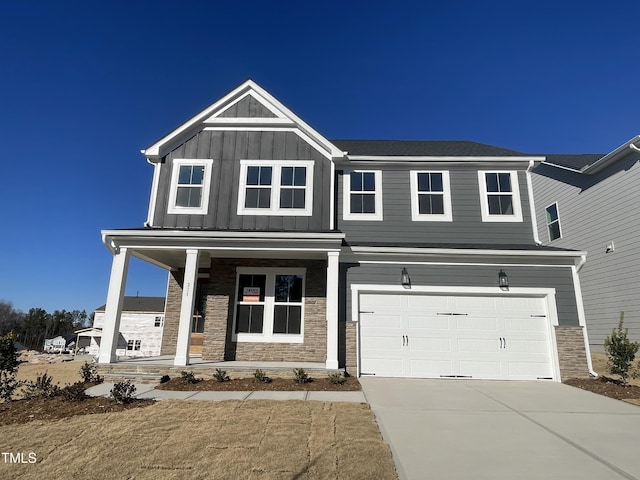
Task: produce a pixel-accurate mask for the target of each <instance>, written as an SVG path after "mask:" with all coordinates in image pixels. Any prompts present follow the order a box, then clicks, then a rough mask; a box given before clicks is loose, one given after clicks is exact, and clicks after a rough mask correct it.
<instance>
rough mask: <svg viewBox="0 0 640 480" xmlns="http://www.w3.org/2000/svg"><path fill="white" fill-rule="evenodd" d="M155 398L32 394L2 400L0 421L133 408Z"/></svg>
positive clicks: (150, 402) (108, 411)
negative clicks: (118, 399) (71, 397)
mask: <svg viewBox="0 0 640 480" xmlns="http://www.w3.org/2000/svg"><path fill="white" fill-rule="evenodd" d="M154 403H156V402H155V401H154V400H138V399H134V400H132V401H131V402H130V403H125V404H121V403H116V402H115V401H114V400H109V399H107V398H102V397H90V398H87V399H85V400H80V401H69V400H65V399H64V398H62V397H53V398H32V399H29V400H13V401H11V402H9V403H0V425H11V424H15V423H29V422H33V421H39V420H40V421H41V420H45V421H49V420H60V419H62V418H69V417H73V416H75V415H88V414H91V413H110V412H121V411H123V410H129V409H131V408H139V407H147V406H149V405H153V404H154Z"/></svg>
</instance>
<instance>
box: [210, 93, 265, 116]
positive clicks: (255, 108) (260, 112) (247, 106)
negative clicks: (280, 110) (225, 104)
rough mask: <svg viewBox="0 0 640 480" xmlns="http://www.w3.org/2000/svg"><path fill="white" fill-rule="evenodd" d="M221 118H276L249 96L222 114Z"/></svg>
mask: <svg viewBox="0 0 640 480" xmlns="http://www.w3.org/2000/svg"><path fill="white" fill-rule="evenodd" d="M218 116H219V117H227V118H229V117H237V118H274V117H275V115H274V114H273V113H271V111H269V110H268V109H267V108H266V107H265V106H264V105H262V104H261V103H260V102H258V101H257V100H256V99H255V98H253V97H252V96H251V95H247V96H246V97H244V98H243V99H242V100H240V101H239V102H237V103H234V104H233V105H232V106H230V107H229V108H227V109H226V110H225V111H224V112H222V113H221V114H220V115H218Z"/></svg>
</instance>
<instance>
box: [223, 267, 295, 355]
mask: <svg viewBox="0 0 640 480" xmlns="http://www.w3.org/2000/svg"><path fill="white" fill-rule="evenodd" d="M303 305H304V269H293V270H282V269H279V268H263V269H257V270H256V269H248V268H238V279H237V289H236V309H235V325H234V335H235V338H234V340H236V341H239V342H289V343H301V342H302V334H303V330H304V306H303Z"/></svg>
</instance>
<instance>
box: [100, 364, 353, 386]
mask: <svg viewBox="0 0 640 480" xmlns="http://www.w3.org/2000/svg"><path fill="white" fill-rule="evenodd" d="M218 368H219V369H220V370H224V371H225V372H226V373H227V375H229V376H230V377H231V378H252V377H253V374H254V372H255V371H256V370H257V369H260V370H262V371H263V372H264V374H265V375H267V376H268V377H271V378H294V375H293V367H291V366H286V367H284V366H266V365H261V366H256V365H253V366H244V365H243V366H239V365H232V364H227V365H224V363H219V364H217V365H215V366H204V365H198V364H195V365H187V366H183V367H176V366H157V365H136V366H135V367H133V368H132V366H131V365H122V364H120V365H119V364H117V363H116V364H111V365H98V374H99V375H101V376H103V377H104V379H105V381H108V382H118V381H125V380H131V381H132V382H140V383H156V384H157V383H160V378H162V376H163V375H168V376H169V377H171V378H179V377H180V376H181V374H182V372H183V371H187V372H193V374H194V375H195V376H196V377H197V378H201V379H203V380H211V379H213V378H215V377H214V374H215V373H216V369H218ZM296 368H297V367H296ZM304 370H305V372H307V374H308V375H309V376H310V377H312V378H325V377H326V376H327V375H328V374H329V373H333V372H340V373H342V374H344V369H343V368H339V369H335V370H328V369H324V368H313V367H305V368H304Z"/></svg>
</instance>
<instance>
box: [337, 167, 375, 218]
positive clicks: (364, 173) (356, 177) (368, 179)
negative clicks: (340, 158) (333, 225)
mask: <svg viewBox="0 0 640 480" xmlns="http://www.w3.org/2000/svg"><path fill="white" fill-rule="evenodd" d="M343 182H344V188H343V192H344V195H343V217H344V219H345V220H382V171H380V170H356V171H353V172H348V173H345V175H344V176H343Z"/></svg>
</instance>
